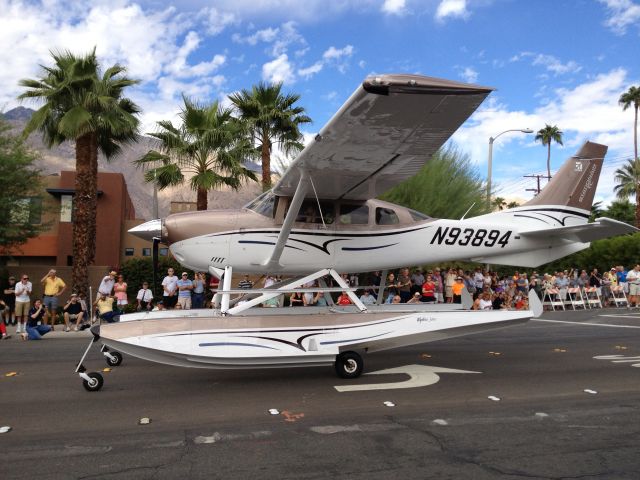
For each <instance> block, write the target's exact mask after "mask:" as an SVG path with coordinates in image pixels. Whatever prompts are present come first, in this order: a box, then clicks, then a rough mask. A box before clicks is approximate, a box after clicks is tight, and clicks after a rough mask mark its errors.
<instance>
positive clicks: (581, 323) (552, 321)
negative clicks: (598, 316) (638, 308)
mask: <svg viewBox="0 0 640 480" xmlns="http://www.w3.org/2000/svg"><path fill="white" fill-rule="evenodd" d="M529 321H530V322H548V323H569V324H571V325H582V326H587V327H611V328H640V325H607V324H606V323H587V322H569V321H567V320H542V319H540V318H532V319H531V320H529Z"/></svg>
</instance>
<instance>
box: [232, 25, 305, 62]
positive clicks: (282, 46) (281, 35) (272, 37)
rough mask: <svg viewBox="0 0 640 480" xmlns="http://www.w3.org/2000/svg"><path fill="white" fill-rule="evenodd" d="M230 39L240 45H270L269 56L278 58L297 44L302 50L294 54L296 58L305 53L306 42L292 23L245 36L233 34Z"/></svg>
mask: <svg viewBox="0 0 640 480" xmlns="http://www.w3.org/2000/svg"><path fill="white" fill-rule="evenodd" d="M231 39H232V40H233V41H234V42H236V43H240V44H243V43H244V44H248V45H257V44H258V43H259V42H261V43H272V44H273V46H272V47H271V51H270V52H269V53H270V55H272V56H273V57H279V56H280V55H282V54H283V53H287V50H288V49H289V46H290V45H293V44H298V45H300V46H301V47H302V48H301V49H299V50H298V51H297V52H296V55H297V56H302V55H304V54H305V53H306V51H307V42H306V40H305V39H304V37H303V36H302V35H300V33H299V32H298V30H297V27H296V23H295V22H293V21H289V22H285V23H283V24H282V25H280V26H279V27H275V28H274V27H268V28H265V29H262V30H258V31H256V32H255V33H253V34H251V35H247V36H242V35H240V34H239V33H234V34H233V35H232V36H231Z"/></svg>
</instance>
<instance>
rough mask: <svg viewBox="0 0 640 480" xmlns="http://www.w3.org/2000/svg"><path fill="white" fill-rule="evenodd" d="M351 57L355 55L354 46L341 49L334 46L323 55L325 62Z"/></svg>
mask: <svg viewBox="0 0 640 480" xmlns="http://www.w3.org/2000/svg"><path fill="white" fill-rule="evenodd" d="M351 55H353V45H347V46H346V47H344V48H340V49H338V48H336V47H333V46H332V47H329V48H328V49H327V50H326V51H325V52H324V53H323V54H322V58H324V59H325V60H339V59H341V58H344V57H350V56H351Z"/></svg>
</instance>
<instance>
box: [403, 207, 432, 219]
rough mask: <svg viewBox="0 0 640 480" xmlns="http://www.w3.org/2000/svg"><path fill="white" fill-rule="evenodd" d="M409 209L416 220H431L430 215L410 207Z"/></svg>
mask: <svg viewBox="0 0 640 480" xmlns="http://www.w3.org/2000/svg"><path fill="white" fill-rule="evenodd" d="M407 210H408V211H409V215H411V218H412V219H413V221H414V222H422V221H423V220H431V217H430V216H429V215H425V214H424V213H421V212H417V211H416V210H411V209H410V208H408V209H407Z"/></svg>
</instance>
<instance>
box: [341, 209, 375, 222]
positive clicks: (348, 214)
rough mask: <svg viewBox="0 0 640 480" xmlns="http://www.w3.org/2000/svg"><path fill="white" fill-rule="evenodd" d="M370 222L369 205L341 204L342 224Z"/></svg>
mask: <svg viewBox="0 0 640 480" xmlns="http://www.w3.org/2000/svg"><path fill="white" fill-rule="evenodd" d="M368 223H369V207H368V206H367V205H349V204H343V205H341V206H340V224H341V225H367V224H368Z"/></svg>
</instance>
